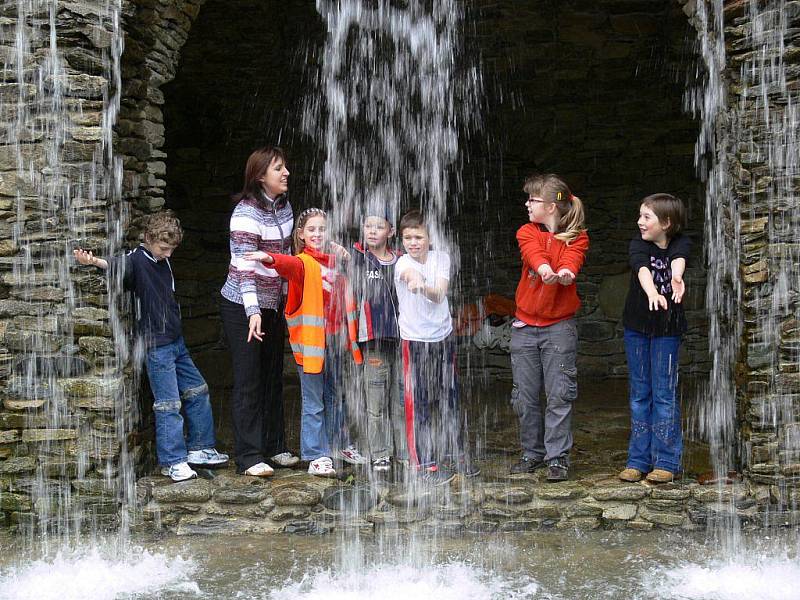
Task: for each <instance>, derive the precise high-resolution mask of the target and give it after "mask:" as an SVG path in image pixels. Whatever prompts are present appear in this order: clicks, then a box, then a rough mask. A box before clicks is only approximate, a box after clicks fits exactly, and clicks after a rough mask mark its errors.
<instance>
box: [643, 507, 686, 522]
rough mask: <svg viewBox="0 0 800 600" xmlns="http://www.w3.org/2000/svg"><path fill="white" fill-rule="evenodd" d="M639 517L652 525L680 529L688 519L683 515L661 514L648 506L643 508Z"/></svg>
mask: <svg viewBox="0 0 800 600" xmlns="http://www.w3.org/2000/svg"><path fill="white" fill-rule="evenodd" d="M639 516H640V517H641V518H642V519H644V520H645V521H650V522H651V523H655V524H656V525H663V526H665V527H680V526H681V525H683V523H684V521H685V520H686V518H687V517H686V515H684V514H683V513H680V514H676V513H672V512H661V511H658V510H652V509H649V508H647V507H646V506H643V507H642V508H641V510H640V511H639Z"/></svg>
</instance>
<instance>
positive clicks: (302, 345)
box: [286, 252, 325, 373]
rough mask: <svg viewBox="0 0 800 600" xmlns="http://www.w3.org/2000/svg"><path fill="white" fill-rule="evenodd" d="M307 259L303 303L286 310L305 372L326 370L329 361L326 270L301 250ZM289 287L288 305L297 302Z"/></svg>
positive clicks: (293, 343) (297, 356) (294, 346)
mask: <svg viewBox="0 0 800 600" xmlns="http://www.w3.org/2000/svg"><path fill="white" fill-rule="evenodd" d="M297 258H299V259H300V260H301V261H303V291H302V297H301V298H300V302H299V306H298V307H297V309H296V310H295V311H294V312H291V313H290V312H288V310H287V312H286V326H287V328H288V330H289V343H290V344H291V346H292V352H293V353H294V360H295V361H296V362H297V364H298V365H300V366H301V367H303V372H304V373H322V365H323V364H324V361H325V314H324V306H323V302H322V269H321V268H320V266H319V263H318V262H317V261H316V260H314V258H313V257H311V256H309V255H308V254H305V253H303V252H301V253H300V254H298V255H297ZM292 289H293V288H292V287H290V288H289V298H287V302H286V307H287V308H288V307H290V306H295V305H297V299H296V298H295V297H293V295H292Z"/></svg>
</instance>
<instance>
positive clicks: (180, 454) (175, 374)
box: [146, 337, 216, 467]
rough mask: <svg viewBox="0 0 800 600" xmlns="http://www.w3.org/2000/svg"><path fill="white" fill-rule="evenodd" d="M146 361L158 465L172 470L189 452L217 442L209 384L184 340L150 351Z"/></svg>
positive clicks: (183, 460) (209, 446)
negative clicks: (186, 435)
mask: <svg viewBox="0 0 800 600" xmlns="http://www.w3.org/2000/svg"><path fill="white" fill-rule="evenodd" d="M146 360H147V377H148V379H149V380H150V389H151V390H152V392H153V398H154V402H153V412H154V413H155V417H156V453H157V454H158V462H159V464H160V465H161V466H164V467H169V466H172V465H175V464H178V463H182V462H186V459H187V456H188V452H187V451H191V450H202V449H204V448H213V447H214V446H215V445H216V441H215V439H214V417H213V414H212V412H211V402H210V401H209V397H208V385H207V384H206V381H205V379H203V376H202V375H200V371H198V370H197V367H195V366H194V363H193V362H192V358H191V357H190V356H189V352H188V350H186V344H185V343H184V341H183V338H182V337H180V338H178V339H177V340H175V341H174V342H172V343H171V344H165V345H164V346H156V347H155V348H151V349H150V350H148V351H147V359H146ZM184 419H185V420H186V429H187V430H188V437H187V438H186V439H184V435H183V424H184Z"/></svg>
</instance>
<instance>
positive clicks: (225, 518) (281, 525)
mask: <svg viewBox="0 0 800 600" xmlns="http://www.w3.org/2000/svg"><path fill="white" fill-rule="evenodd" d="M201 475H202V477H201V478H200V479H196V480H192V481H188V482H182V483H177V484H176V483H171V482H170V481H169V480H167V479H166V478H165V477H160V476H151V477H145V478H142V479H140V480H139V482H138V484H137V493H138V500H139V506H140V511H139V513H138V515H137V524H136V526H135V528H136V529H137V530H139V531H142V532H154V531H162V532H167V533H172V534H177V535H209V534H223V535H237V534H242V533H253V532H257V533H293V534H327V533H331V532H334V531H341V530H342V529H359V530H361V531H362V532H371V531H376V532H378V531H380V530H382V529H393V530H397V529H401V530H408V531H414V532H420V533H438V534H444V535H461V534H465V533H487V532H517V531H531V530H542V529H583V530H585V529H598V528H606V529H611V528H625V529H635V530H651V529H654V528H680V529H684V530H692V529H698V528H705V527H706V526H707V524H709V523H712V524H713V522H714V521H722V520H724V519H728V518H737V519H739V520H740V522H741V523H742V524H743V525H745V526H748V525H750V526H753V527H756V526H759V525H761V524H764V523H766V522H769V523H770V525H772V526H775V525H786V526H795V525H798V524H800V511H786V510H777V508H776V505H775V503H774V499H773V498H771V497H770V493H769V490H768V489H759V488H754V487H751V486H750V485H749V484H747V483H737V484H731V485H725V486H722V487H718V486H716V485H700V484H698V483H697V482H694V481H685V482H680V483H673V484H667V485H660V486H651V485H649V484H647V483H634V484H626V483H623V482H620V481H618V480H616V479H615V478H614V476H613V474H611V473H605V474H602V473H601V474H594V475H592V476H590V477H587V478H584V479H579V480H575V481H567V482H563V483H547V482H546V481H544V475H543V473H535V474H531V475H514V476H507V477H497V478H490V477H485V478H484V477H477V478H475V479H465V478H463V477H460V476H459V477H456V478H455V479H454V480H453V481H451V482H450V483H449V484H446V485H444V486H441V487H430V486H426V485H423V484H421V483H420V482H418V481H408V480H406V481H373V482H372V485H369V484H368V483H367V482H366V481H359V480H358V479H357V478H356V477H353V476H348V478H347V480H346V481H339V480H326V479H321V478H317V477H312V476H309V475H308V474H306V473H305V472H304V471H291V470H279V471H277V472H276V474H275V476H274V477H272V478H270V479H257V478H250V477H243V476H239V475H236V474H235V472H234V471H233V469H225V470H218V471H202V472H201Z"/></svg>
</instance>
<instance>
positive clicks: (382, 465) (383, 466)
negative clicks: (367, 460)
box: [372, 456, 392, 471]
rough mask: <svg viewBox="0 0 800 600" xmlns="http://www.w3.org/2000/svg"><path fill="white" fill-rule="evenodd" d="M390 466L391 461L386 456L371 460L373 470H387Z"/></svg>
mask: <svg viewBox="0 0 800 600" xmlns="http://www.w3.org/2000/svg"><path fill="white" fill-rule="evenodd" d="M391 468H392V461H391V459H390V458H389V457H388V456H381V457H380V458H376V459H375V460H373V461H372V470H373V471H388V470H389V469H391Z"/></svg>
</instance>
